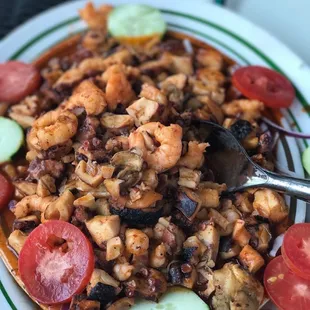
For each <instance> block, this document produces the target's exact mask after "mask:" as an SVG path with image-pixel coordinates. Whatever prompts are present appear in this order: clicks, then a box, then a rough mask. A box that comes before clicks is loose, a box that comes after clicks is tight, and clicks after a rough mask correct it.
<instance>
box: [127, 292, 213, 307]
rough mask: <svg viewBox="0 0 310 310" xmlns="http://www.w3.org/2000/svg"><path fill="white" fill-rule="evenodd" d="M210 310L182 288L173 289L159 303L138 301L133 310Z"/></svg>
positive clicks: (194, 295)
mask: <svg viewBox="0 0 310 310" xmlns="http://www.w3.org/2000/svg"><path fill="white" fill-rule="evenodd" d="M189 309H195V310H210V308H209V307H208V305H207V304H206V303H205V302H204V301H203V300H202V299H201V298H200V297H199V296H198V295H197V294H196V293H194V292H193V291H191V290H188V289H186V288H182V287H172V288H170V289H169V290H168V291H167V293H165V294H164V295H163V296H162V297H161V298H160V299H159V302H158V303H155V302H152V301H149V300H138V301H137V302H136V303H135V304H134V306H132V307H131V310H189Z"/></svg>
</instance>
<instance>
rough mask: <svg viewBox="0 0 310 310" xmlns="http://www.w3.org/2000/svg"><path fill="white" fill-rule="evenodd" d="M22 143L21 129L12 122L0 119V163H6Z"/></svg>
mask: <svg viewBox="0 0 310 310" xmlns="http://www.w3.org/2000/svg"><path fill="white" fill-rule="evenodd" d="M23 141H24V133H23V130H22V128H21V127H20V126H19V125H18V124H17V123H16V122H15V121H13V120H11V119H9V118H6V117H2V116H1V117H0V163H3V162H5V161H8V160H10V159H11V157H12V156H13V155H14V154H15V153H16V152H17V151H18V150H19V149H20V147H21V146H22V144H23Z"/></svg>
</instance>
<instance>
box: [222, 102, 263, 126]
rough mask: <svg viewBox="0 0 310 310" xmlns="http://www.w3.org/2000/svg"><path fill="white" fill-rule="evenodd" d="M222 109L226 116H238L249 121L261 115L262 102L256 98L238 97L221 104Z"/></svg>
mask: <svg viewBox="0 0 310 310" xmlns="http://www.w3.org/2000/svg"><path fill="white" fill-rule="evenodd" d="M222 109H223V112H224V114H225V115H227V116H234V117H238V116H239V117H241V118H242V119H244V120H246V121H249V122H251V121H253V120H256V119H258V118H260V117H261V113H262V111H263V110H264V104H263V103H262V102H261V101H258V100H248V99H239V100H233V101H231V102H229V103H225V104H223V106H222Z"/></svg>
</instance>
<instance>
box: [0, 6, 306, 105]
mask: <svg viewBox="0 0 310 310" xmlns="http://www.w3.org/2000/svg"><path fill="white" fill-rule="evenodd" d="M86 2H87V1H85V0H79V1H70V2H67V3H62V4H58V5H56V6H53V7H52V8H49V9H48V10H45V11H44V12H41V13H39V14H37V15H36V16H34V17H33V18H31V19H30V20H28V21H26V22H24V23H23V24H21V25H20V26H18V27H17V28H15V29H14V30H12V31H11V32H10V33H9V34H7V35H6V36H5V37H4V38H3V39H2V40H1V42H0V48H2V49H3V48H5V45H6V44H8V43H7V42H8V41H10V40H11V38H14V37H16V36H19V35H20V33H21V32H23V30H24V29H25V27H26V28H27V27H31V26H34V25H35V24H36V23H39V22H41V20H42V19H44V18H45V17H46V16H47V15H49V14H51V15H53V14H54V15H55V14H56V12H57V10H64V11H65V10H66V9H67V8H69V7H70V6H71V5H72V6H75V7H82V6H83V4H85V3H86ZM93 2H94V3H95V4H98V3H101V4H102V3H109V1H100V0H99V1H98V0H97V1H96V0H95V1H93ZM118 2H119V1H118ZM135 2H152V0H151V1H143V0H138V1H135ZM153 2H154V1H153ZM162 2H163V1H161V0H160V1H156V5H155V6H159V5H158V4H159V3H162ZM173 3H179V2H178V1H174V0H173V1H169V5H171V6H173ZM197 3H199V5H203V6H205V7H209V6H210V7H212V8H213V9H214V7H216V9H215V11H217V10H218V12H220V13H218V14H228V15H231V16H234V18H235V19H237V20H241V21H242V22H244V23H246V24H248V26H250V27H252V28H253V29H254V30H255V31H259V32H261V33H262V34H263V36H268V37H269V39H270V40H271V41H273V43H274V44H277V45H279V46H280V47H281V48H284V50H285V52H286V53H288V54H289V55H290V57H293V58H294V61H295V62H296V63H298V62H299V63H301V64H302V63H304V61H303V59H302V58H301V57H299V56H298V55H297V54H295V52H294V51H292V50H291V49H290V48H289V47H287V46H286V45H285V44H284V43H282V42H281V41H280V40H279V39H277V38H276V37H275V36H274V35H272V34H270V33H269V32H268V31H266V30H264V29H262V28H261V27H259V26H256V25H255V24H254V23H253V22H251V21H249V20H247V19H246V18H244V17H242V16H239V15H238V14H236V13H234V12H231V11H228V10H226V9H223V8H221V7H217V6H216V5H214V4H211V3H206V2H203V1H202V0H197ZM197 5H198V4H197ZM174 10H176V11H178V10H179V8H176V9H174ZM74 13H75V15H76V14H77V12H76V9H75V10H74ZM49 26H50V27H51V26H53V25H49ZM245 39H246V40H248V38H245ZM296 70H297V69H296ZM305 74H306V75H308V78H310V70H309V72H307V71H306V73H305ZM305 96H307V95H305ZM308 100H310V98H309V99H308Z"/></svg>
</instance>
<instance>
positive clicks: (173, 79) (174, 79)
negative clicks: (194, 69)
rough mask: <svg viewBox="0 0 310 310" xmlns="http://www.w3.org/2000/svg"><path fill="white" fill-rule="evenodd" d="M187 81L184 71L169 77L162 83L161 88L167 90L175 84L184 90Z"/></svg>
mask: <svg viewBox="0 0 310 310" xmlns="http://www.w3.org/2000/svg"><path fill="white" fill-rule="evenodd" d="M186 82H187V77H186V75H185V74H184V73H178V74H174V75H171V76H169V77H167V78H166V79H165V80H164V81H162V82H161V83H160V88H161V89H163V90H165V89H167V88H169V85H174V86H175V87H176V88H177V89H179V90H182V89H183V88H184V87H185V85H186Z"/></svg>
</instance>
